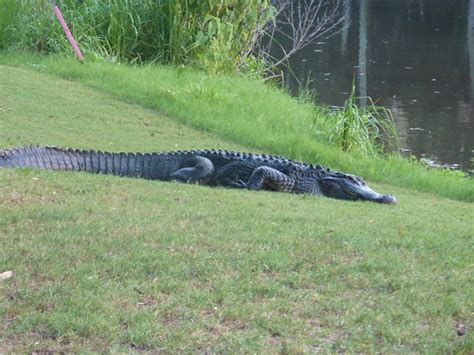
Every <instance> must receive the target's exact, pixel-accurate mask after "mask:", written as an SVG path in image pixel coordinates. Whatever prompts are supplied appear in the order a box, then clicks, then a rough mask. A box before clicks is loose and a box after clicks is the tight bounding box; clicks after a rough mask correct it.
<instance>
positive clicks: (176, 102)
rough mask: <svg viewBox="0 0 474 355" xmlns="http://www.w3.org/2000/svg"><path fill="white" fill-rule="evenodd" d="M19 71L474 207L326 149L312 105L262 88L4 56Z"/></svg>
mask: <svg viewBox="0 0 474 355" xmlns="http://www.w3.org/2000/svg"><path fill="white" fill-rule="evenodd" d="M2 62H3V63H8V64H9V65H20V66H27V67H29V68H34V69H36V70H40V71H43V72H47V73H52V74H55V75H59V76H62V77H64V78H68V79H73V80H76V81H79V82H82V83H86V84H88V85H90V86H92V87H95V88H99V89H101V90H103V91H105V92H108V93H111V94H113V95H114V96H116V97H119V98H122V99H125V100H127V101H129V102H133V103H138V104H141V105H144V106H146V107H148V108H152V109H155V110H159V111H162V112H166V113H167V114H169V115H171V116H173V117H174V118H176V119H178V120H181V121H182V122H184V123H186V124H188V125H191V126H193V127H197V128H200V129H205V130H207V131H210V132H214V133H215V134H217V135H219V136H220V137H222V138H224V139H228V140H231V141H234V142H238V143H240V144H243V145H246V146H249V147H253V148H257V149H260V150H263V151H265V152H269V153H275V154H280V155H286V156H289V157H292V158H295V159H300V160H305V161H308V162H314V163H317V164H322V165H326V166H329V167H331V168H333V169H339V170H342V171H350V172H352V173H355V174H358V175H361V176H364V177H366V178H368V179H370V180H372V181H376V182H385V183H390V184H393V185H397V186H400V187H414V188H416V189H417V190H420V191H425V192H434V193H437V194H439V195H441V196H445V197H450V198H453V199H458V200H462V201H470V202H474V180H473V179H463V178H461V177H459V176H452V175H449V174H447V173H445V172H441V171H427V170H426V169H425V168H423V167H421V166H418V165H416V164H414V163H409V162H408V161H407V160H405V159H400V158H396V157H393V158H391V159H388V160H383V159H375V158H372V159H366V158H361V157H357V156H355V155H348V154H343V153H341V152H340V151H339V150H337V149H334V148H331V147H328V145H327V144H325V143H324V142H321V136H320V135H318V130H319V129H320V128H321V127H324V125H325V122H324V121H325V118H324V117H323V116H320V115H318V114H317V113H316V112H315V110H314V109H313V108H312V107H310V106H304V105H301V104H298V102H297V101H296V100H294V99H292V98H291V97H289V96H288V95H287V94H285V93H283V92H279V91H278V90H276V89H273V88H270V87H269V86H268V85H264V84H263V83H260V82H256V81H250V80H246V79H244V78H237V77H225V76H220V77H215V76H208V75H205V74H203V73H199V72H195V71H190V70H187V69H183V68H177V69H175V68H170V67H159V66H145V67H135V68H130V67H128V66H124V65H114V64H107V63H88V64H84V65H81V64H78V63H77V62H75V61H73V60H68V59H64V58H60V57H51V58H48V57H42V56H27V55H23V56H17V55H7V54H5V53H4V54H0V63H2ZM322 130H323V131H324V128H323V129H322Z"/></svg>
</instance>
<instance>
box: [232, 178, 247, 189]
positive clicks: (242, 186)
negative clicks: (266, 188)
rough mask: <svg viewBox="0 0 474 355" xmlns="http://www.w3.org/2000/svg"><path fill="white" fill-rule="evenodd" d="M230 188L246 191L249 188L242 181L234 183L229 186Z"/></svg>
mask: <svg viewBox="0 0 474 355" xmlns="http://www.w3.org/2000/svg"><path fill="white" fill-rule="evenodd" d="M229 186H230V187H233V188H235V189H246V188H247V183H246V182H244V181H242V180H238V181H232V182H231V183H230V184H229Z"/></svg>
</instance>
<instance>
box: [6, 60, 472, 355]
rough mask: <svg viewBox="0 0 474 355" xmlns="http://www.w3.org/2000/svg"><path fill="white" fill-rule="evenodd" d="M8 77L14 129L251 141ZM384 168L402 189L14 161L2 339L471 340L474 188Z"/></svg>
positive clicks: (89, 94) (194, 141)
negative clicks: (325, 187) (236, 186)
mask: <svg viewBox="0 0 474 355" xmlns="http://www.w3.org/2000/svg"><path fill="white" fill-rule="evenodd" d="M0 77H1V80H0V147H9V146H15V145H23V144H30V143H42V144H55V145H61V146H74V147H78V148H94V149H107V150H113V151H119V150H126V151H128V150H132V151H156V150H174V149H189V148H203V147H209V148H211V147H216V148H229V149H237V150H249V149H248V148H244V147H241V146H238V145H236V144H232V143H229V142H226V141H223V140H221V139H217V138H215V137H213V136H211V135H210V134H208V133H204V132H201V131H198V130H195V129H190V128H188V127H185V126H183V125H181V124H178V123H176V121H174V120H172V119H171V118H167V117H165V116H163V115H160V114H158V113H156V112H153V111H150V110H146V109H143V108H141V107H139V106H134V105H130V104H126V103H123V102H120V101H117V100H114V99H113V98H111V97H110V96H107V95H105V94H102V93H100V92H97V91H94V90H92V89H90V88H87V87H84V86H81V85H79V84H77V83H73V82H68V81H64V80H62V79H58V78H57V77H52V76H48V75H45V74H40V73H38V72H34V71H31V70H25V69H18V68H12V67H7V66H0ZM370 185H371V186H373V187H374V188H375V189H376V190H379V191H381V192H384V193H393V194H394V195H396V196H397V198H398V200H399V204H398V205H396V206H386V205H379V204H375V203H364V202H345V201H338V200H332V199H327V198H315V197H311V196H300V195H298V196H297V195H289V194H279V193H270V192H250V191H244V190H226V189H212V188H208V187H203V186H194V185H181V184H176V183H166V182H154V181H145V180H139V179H126V178H119V177H114V176H99V175H91V174H85V173H68V172H49V171H40V170H34V169H15V170H10V169H4V170H0V243H1V248H0V273H1V272H3V271H6V270H12V271H13V272H14V276H13V277H12V278H11V279H8V280H5V281H0V320H1V323H0V353H3V352H26V351H29V352H32V351H35V352H40V351H69V352H80V351H95V352H104V351H107V350H109V351H114V352H117V351H123V352H128V351H158V350H162V351H166V352H177V351H181V352H196V351H201V352H204V351H208V350H212V351H213V352H219V351H227V352H237V351H244V352H278V351H281V352H290V353H294V352H299V351H308V352H316V351H319V350H321V351H331V352H335V351H347V352H384V353H392V352H429V353H432V352H437V353H446V352H457V353H470V352H472V351H473V350H474V336H473V329H474V264H473V255H474V223H473V222H472V216H473V215H474V204H472V203H466V202H460V201H454V200H450V199H446V198H443V197H440V196H437V195H434V194H427V193H420V192H416V191H414V190H408V189H403V188H401V187H394V186H391V185H381V184H373V183H370ZM461 328H463V331H462V332H461V333H463V334H464V335H458V334H457V332H458V331H459V330H460V329H461Z"/></svg>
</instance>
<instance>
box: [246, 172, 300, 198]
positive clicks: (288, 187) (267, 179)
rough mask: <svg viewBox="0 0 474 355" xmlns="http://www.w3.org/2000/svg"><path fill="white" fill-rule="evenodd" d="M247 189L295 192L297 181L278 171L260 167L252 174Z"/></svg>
mask: <svg viewBox="0 0 474 355" xmlns="http://www.w3.org/2000/svg"><path fill="white" fill-rule="evenodd" d="M247 188H248V189H249V190H261V189H263V188H269V189H271V190H275V191H282V192H293V191H294V189H295V180H294V179H292V178H291V177H289V176H288V175H286V174H283V173H282V172H280V171H278V170H276V169H273V168H270V167H268V166H260V167H258V168H257V169H255V170H254V172H253V173H252V176H251V177H250V179H249V181H248V183H247Z"/></svg>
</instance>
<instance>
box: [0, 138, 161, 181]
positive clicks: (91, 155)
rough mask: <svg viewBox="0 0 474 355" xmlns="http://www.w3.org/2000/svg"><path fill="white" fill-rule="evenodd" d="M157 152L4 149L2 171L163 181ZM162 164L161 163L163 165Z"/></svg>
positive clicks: (0, 164) (1, 158) (55, 148)
mask: <svg viewBox="0 0 474 355" xmlns="http://www.w3.org/2000/svg"><path fill="white" fill-rule="evenodd" d="M158 156H159V155H158V154H155V153H147V154H140V153H108V152H101V151H94V150H80V149H72V148H57V147H49V146H27V147H22V148H12V149H7V150H0V168H2V167H10V168H15V167H35V168H43V169H48V170H73V171H87V172H91V173H97V174H114V175H120V176H130V177H141V178H145V179H161V178H162V177H161V176H159V175H160V174H159V171H157V169H154V168H153V166H156V162H157V161H156V160H157V157H158ZM160 165H161V164H160Z"/></svg>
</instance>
